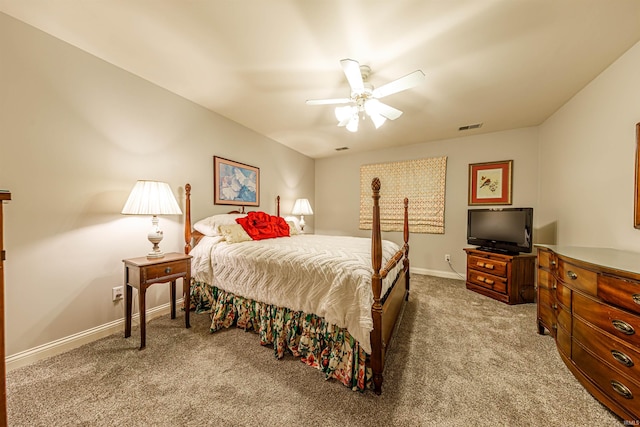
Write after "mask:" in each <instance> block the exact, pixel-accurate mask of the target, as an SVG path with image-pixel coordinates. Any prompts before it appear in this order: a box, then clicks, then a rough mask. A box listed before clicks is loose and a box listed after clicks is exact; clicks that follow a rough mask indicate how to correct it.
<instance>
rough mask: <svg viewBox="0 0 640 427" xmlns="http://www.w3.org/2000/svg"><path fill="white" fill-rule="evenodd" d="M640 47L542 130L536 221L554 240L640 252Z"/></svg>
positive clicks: (608, 70)
mask: <svg viewBox="0 0 640 427" xmlns="http://www.w3.org/2000/svg"><path fill="white" fill-rule="evenodd" d="M638 70H640V43H638V44H636V45H635V46H634V47H632V48H631V49H630V50H629V51H627V52H626V53H625V54H624V55H623V56H622V57H620V58H619V59H618V60H617V61H616V62H615V63H614V64H612V65H611V66H610V67H609V68H608V69H607V70H605V71H604V72H603V73H602V74H601V75H600V76H598V77H597V78H596V79H594V80H593V81H592V82H591V83H590V84H589V85H588V86H587V87H586V88H585V89H583V90H582V91H581V92H580V93H578V94H577V95H576V96H575V97H574V98H573V99H572V100H571V101H570V102H568V103H567V104H565V106H564V107H563V108H561V109H560V110H559V111H558V112H557V113H556V114H554V115H553V116H552V117H551V118H550V119H548V120H547V121H546V122H545V123H544V124H543V125H542V126H541V127H540V191H539V193H540V202H539V207H540V209H539V210H538V215H537V217H538V221H539V223H540V224H541V225H544V227H546V228H547V229H549V230H554V232H555V235H556V239H555V242H554V241H550V243H558V244H562V245H576V246H593V247H612V248H618V249H630V250H634V251H640V230H636V229H634V228H633V195H634V186H633V182H634V162H635V151H636V135H635V125H636V123H638V122H640V78H639V77H638V76H640V73H639V71H638Z"/></svg>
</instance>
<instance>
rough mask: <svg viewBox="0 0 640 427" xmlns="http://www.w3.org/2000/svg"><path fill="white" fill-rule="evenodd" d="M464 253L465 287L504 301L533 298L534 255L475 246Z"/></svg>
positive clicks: (512, 302) (515, 302)
mask: <svg viewBox="0 0 640 427" xmlns="http://www.w3.org/2000/svg"><path fill="white" fill-rule="evenodd" d="M464 251H465V252H466V253H467V289H470V290H472V291H475V292H478V293H480V294H483V295H486V296H488V297H491V298H493V299H496V300H498V301H502V302H505V303H507V304H522V303H528V302H534V298H535V287H534V286H535V275H536V256H535V255H533V254H520V255H507V254H501V253H494V252H486V251H481V250H478V249H469V248H467V249H465V250H464Z"/></svg>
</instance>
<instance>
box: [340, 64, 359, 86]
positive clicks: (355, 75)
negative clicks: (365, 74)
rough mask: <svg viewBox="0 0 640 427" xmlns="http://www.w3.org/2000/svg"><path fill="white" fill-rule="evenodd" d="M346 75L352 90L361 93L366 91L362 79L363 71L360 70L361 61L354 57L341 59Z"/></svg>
mask: <svg viewBox="0 0 640 427" xmlns="http://www.w3.org/2000/svg"><path fill="white" fill-rule="evenodd" d="M340 65H342V70H343V71H344V75H345V76H347V81H348V82H349V86H351V91H352V92H356V93H361V92H362V91H364V82H363V81H362V73H361V72H360V63H358V61H354V60H353V59H343V60H341V61H340Z"/></svg>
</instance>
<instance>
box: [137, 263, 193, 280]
mask: <svg viewBox="0 0 640 427" xmlns="http://www.w3.org/2000/svg"><path fill="white" fill-rule="evenodd" d="M188 264H189V263H185V262H184V261H176V262H167V263H164V264H159V265H151V266H148V267H145V272H146V279H147V280H158V279H165V278H167V277H171V276H175V275H180V274H185V273H186V272H187V267H188V266H189V265H188Z"/></svg>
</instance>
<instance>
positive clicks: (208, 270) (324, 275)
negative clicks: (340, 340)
mask: <svg viewBox="0 0 640 427" xmlns="http://www.w3.org/2000/svg"><path fill="white" fill-rule="evenodd" d="M399 249H400V248H399V246H398V245H397V244H395V243H393V242H390V241H387V240H383V241H382V267H384V266H385V264H386V262H387V260H388V259H389V258H391V257H392V256H393V255H394V254H395V253H396V252H397V251H398V250H399ZM191 255H192V256H193V259H192V266H193V267H192V270H193V271H192V277H194V278H195V279H196V280H198V281H200V282H204V283H209V284H212V285H214V286H216V287H218V288H220V289H223V290H225V291H228V292H231V293H233V294H235V295H239V296H243V297H245V298H250V299H253V300H256V301H262V302H265V303H268V304H273V305H277V306H280V307H287V308H289V309H292V310H296V311H303V312H306V313H313V314H316V315H318V316H321V317H323V318H324V319H325V320H326V321H327V322H329V323H333V324H335V325H337V326H340V327H344V328H346V329H347V330H348V331H349V333H351V335H352V336H353V337H354V338H355V339H356V340H358V342H359V343H360V345H362V347H363V349H364V350H365V351H366V352H367V353H371V343H370V339H369V334H370V332H371V330H372V329H373V320H372V317H371V306H372V305H373V291H372V289H371V275H372V274H373V268H372V267H371V239H368V238H362V237H346V236H322V235H296V236H291V237H281V238H276V239H266V240H258V241H249V242H242V243H234V244H229V243H227V242H226V241H224V239H222V238H221V237H205V238H203V239H202V240H201V241H200V243H199V244H198V245H197V246H196V247H195V248H194V249H193V250H192V251H191ZM400 268H401V263H400V265H399V266H397V267H396V269H395V270H394V271H392V272H390V273H389V275H388V276H387V278H386V279H385V280H384V282H383V290H382V295H383V296H384V294H385V293H386V291H387V289H388V288H389V287H390V286H391V284H392V281H393V279H394V278H395V277H396V275H397V272H398V270H399V269H400Z"/></svg>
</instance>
